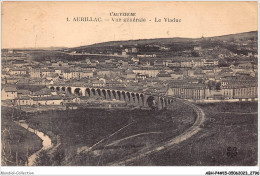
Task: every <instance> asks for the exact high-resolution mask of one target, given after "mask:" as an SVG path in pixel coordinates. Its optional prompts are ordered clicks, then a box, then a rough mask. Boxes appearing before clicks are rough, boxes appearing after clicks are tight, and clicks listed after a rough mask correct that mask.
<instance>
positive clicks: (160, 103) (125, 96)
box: [48, 85, 176, 109]
mask: <svg viewBox="0 0 260 176" xmlns="http://www.w3.org/2000/svg"><path fill="white" fill-rule="evenodd" d="M48 87H49V88H50V89H51V90H54V91H56V92H64V93H68V94H73V95H76V96H87V97H98V96H99V97H102V98H104V99H106V100H113V99H116V100H121V101H125V102H126V103H128V104H132V105H134V106H138V107H154V108H156V107H157V108H158V109H164V108H167V106H168V105H170V104H172V103H173V102H174V101H176V98H174V97H168V96H165V95H158V94H152V93H145V92H132V91H126V90H116V89H111V88H94V87H83V86H82V87H81V86H76V87H75V86H59V85H52V86H48Z"/></svg>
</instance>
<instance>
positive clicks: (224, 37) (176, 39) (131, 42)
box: [72, 31, 258, 49]
mask: <svg viewBox="0 0 260 176" xmlns="http://www.w3.org/2000/svg"><path fill="white" fill-rule="evenodd" d="M250 37H258V31H250V32H243V33H237V34H228V35H222V36H214V37H204V38H180V37H174V38H155V39H138V40H123V41H109V42H102V43H96V44H92V45H85V46H79V47H72V48H73V49H83V48H91V47H107V46H110V47H111V46H119V45H144V44H147V45H149V44H171V43H179V42H192V41H200V40H202V39H211V40H231V38H233V39H234V40H238V39H243V38H250Z"/></svg>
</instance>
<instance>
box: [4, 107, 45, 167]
mask: <svg viewBox="0 0 260 176" xmlns="http://www.w3.org/2000/svg"><path fill="white" fill-rule="evenodd" d="M14 115H18V113H17V112H14ZM11 117H12V109H10V108H6V107H2V119H1V134H2V135H1V137H2V138H1V141H2V144H1V155H2V157H1V159H2V161H1V163H2V165H3V166H5V165H7V166H15V165H19V166H24V165H25V162H26V160H27V151H28V156H30V155H31V154H33V153H34V152H36V151H38V150H39V149H40V148H41V147H42V141H41V139H40V138H39V137H38V136H36V135H35V134H33V133H31V132H28V131H27V130H25V129H24V128H23V127H21V126H19V125H17V124H16V123H14V122H13V121H12V119H11ZM4 158H6V160H5V159H4Z"/></svg>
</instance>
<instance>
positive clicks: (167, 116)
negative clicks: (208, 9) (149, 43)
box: [27, 105, 195, 166]
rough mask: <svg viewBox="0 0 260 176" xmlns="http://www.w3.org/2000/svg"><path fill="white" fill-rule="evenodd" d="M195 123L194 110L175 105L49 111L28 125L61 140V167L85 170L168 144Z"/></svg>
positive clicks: (29, 121) (33, 117)
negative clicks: (168, 108) (170, 107)
mask: <svg viewBox="0 0 260 176" xmlns="http://www.w3.org/2000/svg"><path fill="white" fill-rule="evenodd" d="M176 109H178V111H176ZM194 120H195V114H194V112H193V110H192V109H190V108H188V107H185V106H181V105H179V106H178V105H176V106H175V110H172V111H156V110H144V109H129V110H117V109H113V110H107V109H98V110H97V109H84V110H69V111H50V112H44V113H38V114H32V115H31V117H30V118H29V119H28V120H27V122H28V123H29V124H30V125H31V126H32V127H33V128H37V129H39V131H43V132H45V133H47V134H55V135H57V136H60V139H61V143H62V151H63V152H64V153H63V155H62V156H64V157H63V158H62V159H61V160H62V162H61V163H60V164H61V165H75V166H81V165H82V166H85V165H108V164H109V163H111V162H114V161H117V160H119V159H122V158H123V157H127V156H128V155H130V154H133V153H135V152H138V151H139V150H141V149H143V148H146V147H150V146H152V145H155V144H158V143H161V142H163V141H166V140H169V139H171V138H173V137H174V136H177V135H179V134H181V133H182V132H183V131H184V130H185V129H187V128H188V127H190V126H191V125H192V124H193V123H194ZM35 124H38V125H37V126H35ZM52 136H54V135H51V137H52ZM53 139H54V138H53ZM54 140H55V139H54ZM54 143H55V141H54Z"/></svg>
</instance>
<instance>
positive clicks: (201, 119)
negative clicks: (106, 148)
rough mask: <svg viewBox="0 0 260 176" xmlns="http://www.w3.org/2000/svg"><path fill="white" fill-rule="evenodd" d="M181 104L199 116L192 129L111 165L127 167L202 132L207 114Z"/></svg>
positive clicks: (199, 109) (189, 104)
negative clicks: (201, 126)
mask: <svg viewBox="0 0 260 176" xmlns="http://www.w3.org/2000/svg"><path fill="white" fill-rule="evenodd" d="M181 103H184V104H186V105H188V106H190V107H192V108H193V109H194V111H195V112H196V114H197V117H196V121H195V122H194V124H193V125H192V126H191V127H190V128H188V129H187V130H186V131H185V132H184V133H182V134H181V135H179V136H177V137H174V138H173V139H171V140H169V141H166V142H164V143H161V144H160V145H157V146H154V147H153V148H144V149H142V150H140V151H139V152H137V153H134V154H133V155H131V156H130V157H128V158H127V159H123V160H121V161H119V162H114V163H110V164H109V165H113V166H120V165H127V164H129V163H131V162H133V161H135V160H137V159H140V158H144V157H146V156H148V155H150V154H152V153H155V152H159V151H163V150H168V149H170V148H172V147H173V146H175V145H176V144H179V143H181V142H183V141H185V140H187V139H189V138H190V137H191V136H193V135H195V134H196V133H198V132H199V131H200V125H201V124H202V123H203V122H204V120H205V114H204V112H203V110H202V109H201V108H200V107H198V106H196V105H194V104H192V103H190V102H188V101H183V100H182V101H181Z"/></svg>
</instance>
